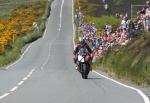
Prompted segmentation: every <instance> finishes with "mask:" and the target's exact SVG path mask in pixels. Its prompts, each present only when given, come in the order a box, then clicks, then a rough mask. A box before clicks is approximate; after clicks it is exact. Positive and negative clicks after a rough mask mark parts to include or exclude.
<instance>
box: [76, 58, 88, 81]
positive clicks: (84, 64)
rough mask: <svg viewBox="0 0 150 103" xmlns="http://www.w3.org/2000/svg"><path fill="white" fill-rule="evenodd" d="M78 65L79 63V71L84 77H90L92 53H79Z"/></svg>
mask: <svg viewBox="0 0 150 103" xmlns="http://www.w3.org/2000/svg"><path fill="white" fill-rule="evenodd" d="M77 59H78V65H79V72H80V73H81V75H82V78H83V79H88V74H89V72H90V60H91V57H90V55H84V56H83V55H78V58H77Z"/></svg>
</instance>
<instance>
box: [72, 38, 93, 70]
mask: <svg viewBox="0 0 150 103" xmlns="http://www.w3.org/2000/svg"><path fill="white" fill-rule="evenodd" d="M91 54H92V50H91V48H90V47H89V46H88V44H87V43H86V41H85V40H84V39H83V40H81V42H79V43H77V44H76V46H75V49H74V51H73V55H74V58H73V59H74V63H75V64H76V69H77V70H79V69H80V63H79V62H78V55H82V56H86V59H92V56H91ZM87 63H88V65H89V68H90V69H91V67H90V61H89V62H87Z"/></svg>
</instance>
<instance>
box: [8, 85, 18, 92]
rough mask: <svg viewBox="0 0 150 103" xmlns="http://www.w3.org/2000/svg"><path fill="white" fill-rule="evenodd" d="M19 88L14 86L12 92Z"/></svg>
mask: <svg viewBox="0 0 150 103" xmlns="http://www.w3.org/2000/svg"><path fill="white" fill-rule="evenodd" d="M17 89H18V86H15V87H13V88H12V89H11V90H10V91H11V92H14V91H15V90H17Z"/></svg>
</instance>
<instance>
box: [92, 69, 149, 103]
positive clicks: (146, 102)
mask: <svg viewBox="0 0 150 103" xmlns="http://www.w3.org/2000/svg"><path fill="white" fill-rule="evenodd" d="M93 73H96V74H98V75H99V76H101V77H103V78H105V79H107V80H110V81H112V82H114V83H116V84H119V85H121V86H123V87H126V88H129V89H132V90H134V91H136V92H137V93H138V94H140V95H141V96H142V98H143V99H144V102H145V103H150V100H149V98H148V97H147V96H146V95H145V94H144V93H143V92H142V91H141V90H139V89H137V88H134V87H131V86H128V85H125V84H123V83H120V82H118V81H116V80H113V79H111V78H109V77H106V76H104V75H102V74H100V73H98V72H96V71H93Z"/></svg>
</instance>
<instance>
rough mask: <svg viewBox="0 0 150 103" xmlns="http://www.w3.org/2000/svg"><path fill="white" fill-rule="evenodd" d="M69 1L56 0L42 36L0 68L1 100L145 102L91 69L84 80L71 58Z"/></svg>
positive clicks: (27, 102)
mask: <svg viewBox="0 0 150 103" xmlns="http://www.w3.org/2000/svg"><path fill="white" fill-rule="evenodd" d="M72 4H73V3H72V0H55V1H54V2H53V4H52V11H51V16H50V18H49V20H48V24H47V29H46V31H45V33H44V36H43V38H41V39H39V40H37V41H36V42H34V43H32V44H31V45H30V46H29V47H28V48H27V49H26V51H25V53H24V54H23V56H22V58H21V59H20V60H19V61H18V62H16V63H15V64H13V65H10V66H9V67H8V68H7V70H1V71H0V103H145V102H144V100H143V97H142V96H141V95H139V94H138V93H137V91H135V90H132V89H129V88H126V87H124V86H121V85H119V84H117V83H114V82H112V81H110V80H108V79H105V78H104V77H101V76H99V75H98V74H96V73H93V72H91V73H90V75H89V79H88V80H83V79H82V78H81V75H80V74H79V73H78V72H77V71H76V70H75V66H74V64H73V61H72V59H71V53H72V50H73V42H72V41H73V24H72Z"/></svg>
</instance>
